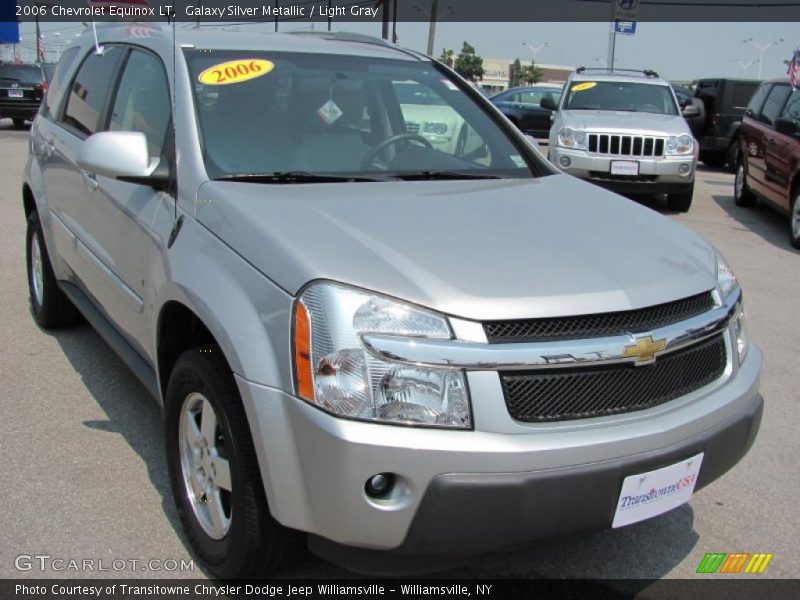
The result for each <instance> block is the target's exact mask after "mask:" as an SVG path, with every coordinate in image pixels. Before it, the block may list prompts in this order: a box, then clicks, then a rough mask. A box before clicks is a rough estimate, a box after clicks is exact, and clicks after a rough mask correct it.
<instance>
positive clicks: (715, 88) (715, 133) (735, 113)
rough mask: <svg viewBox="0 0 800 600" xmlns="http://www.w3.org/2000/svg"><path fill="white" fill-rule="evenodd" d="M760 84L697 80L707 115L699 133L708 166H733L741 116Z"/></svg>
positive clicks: (718, 79) (751, 80)
mask: <svg viewBox="0 0 800 600" xmlns="http://www.w3.org/2000/svg"><path fill="white" fill-rule="evenodd" d="M759 83H760V81H757V80H755V79H720V78H716V79H701V80H699V81H698V82H697V85H696V86H695V97H697V98H699V99H700V100H702V102H703V104H704V106H705V111H706V118H705V123H704V124H703V127H702V129H701V130H699V131H698V132H697V133H696V136H697V139H698V141H699V142H700V160H702V161H703V162H704V163H705V164H707V165H708V166H709V167H716V168H719V167H725V166H728V167H729V168H730V169H731V170H732V169H733V168H734V165H735V164H736V152H737V150H738V148H739V127H740V126H741V124H742V115H743V114H744V111H745V108H746V107H747V103H748V102H749V101H750V98H751V97H752V96H753V92H755V90H756V88H757V87H758V84H759Z"/></svg>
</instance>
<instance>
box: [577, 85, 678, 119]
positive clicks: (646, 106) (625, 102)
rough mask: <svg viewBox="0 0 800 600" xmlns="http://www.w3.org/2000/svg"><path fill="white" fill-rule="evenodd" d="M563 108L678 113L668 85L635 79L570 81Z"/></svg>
mask: <svg viewBox="0 0 800 600" xmlns="http://www.w3.org/2000/svg"><path fill="white" fill-rule="evenodd" d="M564 108H565V109H569V110H619V111H628V112H643V113H655V114H659V115H677V114H678V108H677V107H676V106H675V100H674V99H673V97H672V91H671V90H670V88H669V86H667V85H654V84H652V83H637V82H635V81H630V82H629V81H579V82H573V83H572V85H571V86H570V88H569V91H568V92H567V99H566V102H565V103H564Z"/></svg>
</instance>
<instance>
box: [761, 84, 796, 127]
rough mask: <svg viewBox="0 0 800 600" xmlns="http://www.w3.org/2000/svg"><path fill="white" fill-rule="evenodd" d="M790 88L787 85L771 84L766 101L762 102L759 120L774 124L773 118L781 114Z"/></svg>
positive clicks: (770, 124) (790, 91)
mask: <svg viewBox="0 0 800 600" xmlns="http://www.w3.org/2000/svg"><path fill="white" fill-rule="evenodd" d="M791 93H792V89H791V88H790V87H789V86H788V85H776V86H773V88H772V91H771V92H770V93H769V96H767V101H766V102H764V108H762V109H761V117H760V118H759V120H760V121H761V122H762V123H765V124H767V125H769V126H772V125H774V124H775V119H777V118H778V115H779V114H781V109H782V108H783V105H784V104H786V99H787V98H788V97H789V94H791Z"/></svg>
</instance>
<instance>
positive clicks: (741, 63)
mask: <svg viewBox="0 0 800 600" xmlns="http://www.w3.org/2000/svg"><path fill="white" fill-rule="evenodd" d="M731 62H735V63H736V64H737V65H739V66H740V67H741V68H742V77H746V76H747V69H749V68H750V65H752V64H753V63H754V62H756V61H755V60H748V61H747V62H745V61H743V60H740V59H738V58H734V59H733V60H732V61H731Z"/></svg>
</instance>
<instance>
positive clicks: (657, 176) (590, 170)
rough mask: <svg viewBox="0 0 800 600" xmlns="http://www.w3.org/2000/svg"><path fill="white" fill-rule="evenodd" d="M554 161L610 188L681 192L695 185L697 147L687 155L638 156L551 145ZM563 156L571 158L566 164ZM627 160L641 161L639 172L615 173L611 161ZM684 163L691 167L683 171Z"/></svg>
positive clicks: (563, 169)
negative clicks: (612, 171) (626, 174)
mask: <svg viewBox="0 0 800 600" xmlns="http://www.w3.org/2000/svg"><path fill="white" fill-rule="evenodd" d="M549 157H550V162H552V163H553V164H554V165H556V166H557V167H558V168H559V169H561V170H562V171H564V172H565V173H569V174H570V175H574V176H575V177H579V178H580V179H586V180H587V181H591V182H592V183H595V184H597V185H600V186H602V187H605V188H607V189H610V190H613V191H616V192H622V193H631V194H679V193H684V192H688V191H690V190H691V189H692V186H693V185H694V174H695V169H696V167H697V151H696V150H695V154H691V155H687V156H662V157H637V156H609V155H605V154H603V155H600V154H590V153H588V152H586V151H584V150H573V149H570V148H562V147H560V146H556V145H554V146H551V147H550V148H549ZM562 157H566V158H568V159H569V166H566V167H565V166H563V165H562V163H561V160H562ZM612 160H624V161H635V162H638V163H639V175H638V176H622V175H620V176H617V175H611V161H612ZM681 165H688V166H689V171H688V172H687V173H686V174H684V175H681V173H680V172H679V168H680V167H681Z"/></svg>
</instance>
